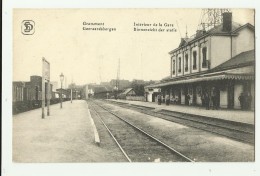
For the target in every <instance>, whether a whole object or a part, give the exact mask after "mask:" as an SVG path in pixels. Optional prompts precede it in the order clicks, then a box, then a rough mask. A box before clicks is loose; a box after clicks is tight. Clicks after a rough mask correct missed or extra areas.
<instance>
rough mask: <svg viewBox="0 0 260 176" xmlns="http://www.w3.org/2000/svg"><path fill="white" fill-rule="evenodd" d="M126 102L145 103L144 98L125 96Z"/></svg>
mask: <svg viewBox="0 0 260 176" xmlns="http://www.w3.org/2000/svg"><path fill="white" fill-rule="evenodd" d="M126 100H132V101H145V97H144V96H126Z"/></svg>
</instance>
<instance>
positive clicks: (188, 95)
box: [187, 94, 190, 106]
mask: <svg viewBox="0 0 260 176" xmlns="http://www.w3.org/2000/svg"><path fill="white" fill-rule="evenodd" d="M187 103H188V105H189V106H190V94H187Z"/></svg>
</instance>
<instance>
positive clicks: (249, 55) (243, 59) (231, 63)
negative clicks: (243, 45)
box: [212, 50, 255, 71]
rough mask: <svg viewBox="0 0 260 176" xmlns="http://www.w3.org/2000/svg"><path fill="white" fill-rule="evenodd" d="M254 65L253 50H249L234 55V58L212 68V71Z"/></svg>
mask: <svg viewBox="0 0 260 176" xmlns="http://www.w3.org/2000/svg"><path fill="white" fill-rule="evenodd" d="M254 63H255V50H249V51H245V52H242V53H240V54H238V55H236V56H235V57H232V58H231V59H229V60H227V61H226V62H224V63H222V64H220V65H219V66H217V67H215V68H213V69H212V71H217V70H225V69H229V68H234V67H241V66H245V65H248V64H254Z"/></svg>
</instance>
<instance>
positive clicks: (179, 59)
mask: <svg viewBox="0 0 260 176" xmlns="http://www.w3.org/2000/svg"><path fill="white" fill-rule="evenodd" d="M178 72H179V73H180V72H181V57H179V70H178Z"/></svg>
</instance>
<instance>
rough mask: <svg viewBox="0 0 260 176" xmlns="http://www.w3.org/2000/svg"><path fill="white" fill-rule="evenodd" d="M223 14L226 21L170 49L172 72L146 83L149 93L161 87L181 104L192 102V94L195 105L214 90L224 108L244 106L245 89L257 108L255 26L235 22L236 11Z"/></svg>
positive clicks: (162, 91)
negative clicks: (241, 98) (158, 80)
mask: <svg viewBox="0 0 260 176" xmlns="http://www.w3.org/2000/svg"><path fill="white" fill-rule="evenodd" d="M222 15H223V23H222V24H220V25H218V26H215V27H213V28H211V29H210V30H208V31H205V30H198V31H197V32H196V34H195V35H194V36H193V37H190V38H188V37H186V38H182V39H181V42H180V44H179V46H178V47H177V48H176V49H173V50H172V51H170V52H169V55H170V63H171V64H170V70H171V71H170V75H169V76H168V77H167V78H165V79H163V80H161V81H160V82H158V83H156V84H152V85H149V86H146V87H145V91H146V94H150V93H151V92H153V90H160V91H161V93H162V95H163V97H164V96H165V95H167V94H168V95H170V99H171V101H172V102H173V101H174V102H177V103H178V104H189V103H188V100H187V96H186V95H187V94H189V95H190V101H191V102H192V105H194V106H202V105H203V101H202V96H203V95H204V94H205V92H207V93H209V95H210V94H212V91H214V92H216V95H217V104H218V106H219V107H220V108H229V109H240V108H241V104H240V101H239V96H240V95H241V93H243V94H247V95H250V97H251V101H250V103H249V104H250V106H249V109H254V95H255V89H254V88H255V81H254V80H255V41H254V39H255V28H254V26H253V25H251V24H249V23H247V24H244V25H241V24H238V23H236V22H233V21H232V13H229V12H226V13H223V14H222ZM155 92H156V91H155ZM150 99H151V98H150ZM150 99H148V100H150Z"/></svg>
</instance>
